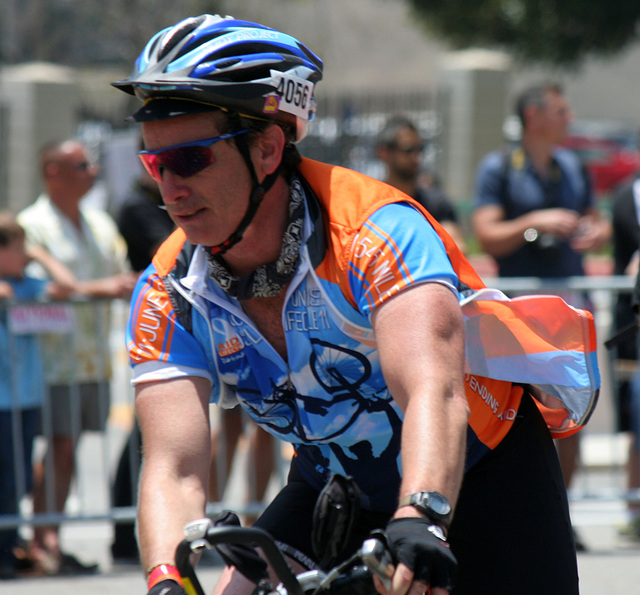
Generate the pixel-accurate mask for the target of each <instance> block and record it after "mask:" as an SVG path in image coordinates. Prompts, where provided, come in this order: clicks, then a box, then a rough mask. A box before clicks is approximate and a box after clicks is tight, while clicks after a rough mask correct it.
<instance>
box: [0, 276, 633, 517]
mask: <svg viewBox="0 0 640 595" xmlns="http://www.w3.org/2000/svg"><path fill="white" fill-rule="evenodd" d="M485 282H486V284H487V285H488V286H490V287H495V288H497V289H500V290H502V291H504V292H505V293H508V294H511V295H513V294H522V293H526V294H531V293H558V292H566V291H578V292H587V293H589V295H590V296H591V301H592V303H593V304H594V314H595V318H596V325H597V329H598V334H599V335H598V336H599V344H600V345H601V346H602V350H601V351H600V352H599V360H600V368H601V372H602V380H603V388H602V391H601V396H600V402H599V404H598V407H597V408H596V413H594V417H593V418H592V422H590V425H589V426H587V428H586V430H585V431H584V434H585V442H589V440H594V441H597V440H600V441H601V444H604V443H606V442H607V440H609V442H610V444H609V445H608V446H606V448H612V449H614V450H616V454H615V456H610V457H608V458H607V457H606V456H604V457H602V458H603V460H605V463H603V464H594V465H591V464H589V461H587V462H586V464H585V461H583V475H584V476H588V475H589V473H590V472H591V467H593V468H594V469H595V470H596V471H598V472H601V471H602V469H603V468H607V466H608V467H611V466H612V465H613V466H614V467H616V469H618V471H619V470H620V466H621V465H623V464H624V462H625V460H624V454H620V452H619V450H620V449H619V445H618V443H617V442H616V441H617V440H618V438H619V437H618V433H617V431H616V428H615V423H614V422H613V418H614V415H612V412H611V410H612V407H613V394H614V393H615V387H616V383H617V382H618V375H619V373H620V369H619V367H617V366H616V362H615V360H614V359H611V358H610V355H609V353H608V352H607V350H606V349H605V348H604V346H603V343H604V340H605V339H606V338H608V337H609V336H610V335H611V334H612V333H613V331H614V330H615V329H613V322H612V312H613V307H614V304H615V301H616V299H617V296H618V295H619V294H621V293H629V292H630V291H631V290H632V289H633V285H634V282H633V280H632V279H630V278H627V277H617V276H602V277H600V276H588V277H574V278H570V279H566V280H564V281H563V282H555V281H550V280H544V279H537V278H518V279H499V278H495V279H494V278H491V279H485ZM80 304H82V305H83V306H84V307H87V305H89V307H91V308H93V309H94V315H92V320H93V321H94V322H95V333H96V336H98V337H100V338H102V339H103V340H102V341H100V342H99V344H100V345H101V349H104V350H105V351H106V352H107V355H108V359H109V361H110V363H111V375H110V384H109V385H110V392H111V403H110V409H109V419H108V423H107V427H106V429H105V431H104V432H86V433H83V435H82V437H81V439H80V443H79V446H78V451H77V452H78V456H77V459H76V474H75V481H74V484H73V487H72V492H71V495H70V497H69V499H68V501H67V505H66V507H65V510H64V512H62V513H56V512H53V507H52V506H50V507H49V508H50V510H51V512H47V513H44V514H34V513H33V510H32V507H31V501H30V497H29V495H28V494H26V495H25V496H24V497H23V498H22V501H21V507H20V513H19V514H18V515H4V516H0V528H2V527H15V526H21V525H23V526H38V525H46V524H58V523H67V522H77V521H82V522H87V521H112V522H114V523H119V522H124V521H131V520H133V519H134V518H135V504H134V503H132V504H131V505H129V506H116V505H114V501H113V495H112V487H113V482H114V477H115V473H116V467H117V465H118V462H119V459H120V456H121V453H122V451H123V447H124V445H125V443H126V441H127V439H128V437H129V434H130V432H131V429H132V427H133V422H134V419H133V418H134V415H133V390H132V388H131V386H130V371H129V368H128V363H127V356H126V350H125V339H124V329H125V324H126V320H127V316H128V309H129V305H128V303H127V302H125V301H122V300H115V301H113V302H111V303H110V304H109V305H110V309H111V312H110V320H109V322H108V323H106V324H105V322H104V319H103V318H102V317H101V316H100V315H99V309H100V308H104V306H105V305H107V304H105V301H104V300H96V301H83V302H77V301H74V302H48V303H37V304H34V303H30V304H22V303H11V302H8V303H0V324H7V325H8V327H9V330H10V332H9V349H10V350H11V349H12V347H11V341H12V337H13V336H14V335H15V334H16V333H20V332H26V331H32V332H36V333H37V336H38V337H39V338H42V337H43V336H44V335H45V334H47V333H51V332H55V333H58V334H61V335H63V336H64V337H65V341H66V348H65V349H66V351H67V352H68V353H73V349H74V330H73V311H74V309H75V308H78V307H79V306H80ZM10 352H11V351H10ZM18 355H19V354H18ZM63 355H66V354H63V353H61V357H62V356H63ZM14 387H15V384H14ZM15 399H16V396H14V402H15V403H17V401H16V400H15ZM214 409H215V408H214ZM600 410H602V411H600ZM16 412H17V409H15V410H14V414H15V413H16ZM72 417H74V418H75V417H77V415H75V413H74V414H72ZM42 418H43V432H42V435H41V436H39V437H38V438H37V440H36V446H35V451H34V452H35V455H34V458H38V456H39V454H41V452H42V450H43V445H44V444H45V443H46V440H47V436H50V434H48V433H47V429H46V427H47V423H48V420H47V401H46V399H45V402H44V405H43V410H42ZM72 421H74V420H72ZM76 422H77V419H76V420H75V421H74V424H72V425H73V427H75V428H76V432H77V428H78V427H79V426H78V424H77V423H76ZM14 427H17V424H15V425H14ZM605 439H606V440H605ZM17 443H18V441H17V440H16V445H17ZM277 456H278V457H279V461H280V463H281V464H280V467H279V469H278V473H277V474H276V475H277V477H275V478H272V482H275V483H276V484H277V485H276V486H275V488H276V489H277V488H278V487H279V486H280V485H282V484H283V482H284V478H285V475H286V467H287V464H288V457H289V451H287V450H281V449H279V448H278V449H277ZM16 459H17V460H16V480H17V484H18V486H19V488H20V490H21V493H24V492H25V469H24V466H23V465H21V463H20V461H21V458H20V456H19V453H17V456H16ZM241 460H242V459H241ZM130 463H131V469H132V473H131V475H132V477H131V481H132V485H133V486H136V485H137V476H138V469H139V457H138V454H137V452H136V451H135V449H134V450H133V451H132V452H131V458H130ZM240 464H241V463H238V465H240ZM46 472H47V473H48V474H49V475H51V473H52V468H51V467H49V468H48V469H47V470H46ZM234 473H235V477H236V479H235V487H233V485H232V486H231V487H230V488H228V492H227V493H226V494H225V500H224V501H222V502H211V503H210V504H209V508H208V511H209V512H211V513H215V512H217V511H219V510H221V509H222V508H229V507H230V508H233V509H234V510H237V511H239V512H241V513H248V514H253V513H257V512H259V511H260V510H261V508H262V503H261V502H256V501H255V500H253V499H252V498H251V497H250V496H249V498H248V501H247V499H246V496H245V495H246V493H247V484H248V482H247V478H246V476H245V474H244V471H243V470H242V469H240V470H239V471H238V470H234ZM607 485H608V486H609V487H608V488H607V489H606V490H603V489H600V487H599V486H600V483H598V482H597V481H596V482H595V484H594V482H591V481H590V480H589V478H588V477H587V479H586V480H584V479H583V481H582V482H581V484H580V485H579V486H578V487H577V488H576V489H575V490H574V491H573V495H572V498H573V499H589V498H596V499H607V498H611V499H619V500H632V499H637V497H638V494H637V493H633V492H629V491H628V490H626V488H625V487H624V485H623V482H622V480H620V479H619V478H618V477H616V479H615V480H614V481H613V482H612V481H609V482H608V484H607ZM47 490H48V491H47V501H48V503H52V502H53V485H51V483H49V485H48V488H47Z"/></svg>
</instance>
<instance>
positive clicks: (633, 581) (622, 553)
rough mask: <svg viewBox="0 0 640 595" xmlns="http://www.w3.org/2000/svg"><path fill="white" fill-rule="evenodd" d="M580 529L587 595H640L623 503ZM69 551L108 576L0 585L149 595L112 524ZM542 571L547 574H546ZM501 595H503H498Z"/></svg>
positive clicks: (90, 529) (583, 513)
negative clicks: (114, 557) (112, 550)
mask: <svg viewBox="0 0 640 595" xmlns="http://www.w3.org/2000/svg"><path fill="white" fill-rule="evenodd" d="M572 508H573V519H574V524H575V525H576V527H577V528H578V531H579V532H580V535H581V537H582V539H583V540H584V541H585V542H586V543H587V545H588V547H589V552H588V553H584V554H580V555H579V557H578V561H579V566H580V576H581V580H580V583H581V594H582V595H629V594H634V593H639V592H640V587H639V585H640V544H636V545H630V544H628V543H624V542H623V541H622V540H621V539H620V538H619V537H617V534H616V530H615V525H616V523H619V522H621V520H622V518H623V517H622V507H621V504H620V503H617V502H609V503H607V502H597V503H588V502H587V503H585V502H580V503H576V504H575V505H574V506H573V507H572ZM63 531H64V532H63V541H64V543H65V545H66V547H67V548H68V549H69V550H71V551H74V552H76V553H78V554H79V555H80V557H81V558H82V559H84V560H86V561H89V560H98V561H100V563H101V568H102V573H101V574H99V575H97V576H92V577H70V578H69V577H67V578H65V577H48V578H29V579H26V578H22V579H19V580H16V581H10V582H3V583H0V593H7V594H11V595H68V594H74V595H130V594H131V595H137V594H140V595H144V593H146V589H145V585H144V581H143V579H142V575H141V573H140V570H139V569H138V568H134V567H112V565H111V562H110V560H109V555H108V544H109V543H110V540H111V528H110V526H109V525H108V524H100V523H94V524H92V525H83V526H81V525H75V526H66V527H65V528H64V530H63ZM220 570H221V568H220V567H216V566H214V565H212V564H209V565H207V566H205V567H204V568H202V569H201V570H200V572H199V576H200V578H201V581H202V583H203V585H204V586H205V587H206V588H207V591H208V592H211V590H212V588H213V585H214V584H215V581H216V578H217V577H218V576H219V573H220ZM541 571H543V570H542V569H541ZM497 595H499V593H498V594H497Z"/></svg>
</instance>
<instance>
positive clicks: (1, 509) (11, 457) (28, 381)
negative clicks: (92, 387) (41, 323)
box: [0, 212, 74, 579]
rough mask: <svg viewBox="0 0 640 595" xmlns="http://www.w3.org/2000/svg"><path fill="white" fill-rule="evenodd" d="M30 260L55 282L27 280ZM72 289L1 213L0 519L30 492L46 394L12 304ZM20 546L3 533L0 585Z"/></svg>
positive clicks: (30, 340)
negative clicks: (13, 325) (15, 324)
mask: <svg viewBox="0 0 640 595" xmlns="http://www.w3.org/2000/svg"><path fill="white" fill-rule="evenodd" d="M29 260H36V261H37V262H39V263H40V264H41V265H42V266H43V267H44V269H45V270H46V271H47V273H49V275H50V277H51V279H52V282H47V281H43V280H41V279H36V278H33V277H29V276H28V275H26V274H25V267H26V265H27V263H28V262H29ZM73 283H74V279H73V276H72V275H71V274H70V273H69V271H68V270H67V269H66V268H65V267H63V266H62V265H60V263H58V262H57V261H55V259H53V258H51V256H50V255H49V254H48V253H47V252H46V251H45V250H42V249H41V248H37V247H32V248H31V249H30V250H27V249H26V247H25V234H24V230H23V229H22V227H20V225H19V224H18V223H17V221H16V220H15V218H14V217H13V216H12V215H10V214H9V213H7V212H0V515H17V514H18V513H19V502H20V498H21V497H22V496H23V495H24V494H25V493H28V492H29V491H30V490H31V480H32V467H31V456H32V452H33V442H34V439H35V437H36V435H37V432H38V427H39V423H40V409H41V407H42V401H43V397H44V391H45V387H44V382H43V378H42V371H43V370H42V358H41V353H40V344H39V341H38V338H37V337H36V336H35V335H34V334H32V333H29V332H26V331H21V332H15V333H14V334H13V336H11V335H10V333H12V331H11V330H10V324H9V309H8V303H7V302H8V301H9V300H11V301H12V302H13V301H20V300H35V299H39V298H41V297H43V296H48V297H57V298H64V297H66V296H67V295H68V294H69V293H70V292H71V290H72V289H73ZM14 416H15V418H17V419H15V418H14ZM19 477H22V478H23V481H22V482H21V481H18V478H19ZM17 545H18V530H17V529H16V528H12V529H1V530H0V579H11V578H15V577H16V576H17V571H18V567H19V560H18V558H16V555H15V553H14V549H15V548H16V547H17Z"/></svg>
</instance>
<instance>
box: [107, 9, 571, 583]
mask: <svg viewBox="0 0 640 595" xmlns="http://www.w3.org/2000/svg"><path fill="white" fill-rule="evenodd" d="M322 68H323V65H322V62H321V61H320V59H319V58H318V57H316V56H315V55H314V54H313V53H312V52H311V51H310V50H309V49H307V48H306V47H305V46H303V45H302V44H301V43H300V42H299V41H297V40H296V39H294V38H293V37H290V36H288V35H286V34H284V33H281V32H278V31H275V30H273V29H270V28H267V27H264V26H262V25H259V24H256V23H249V22H245V21H238V20H234V19H233V18H231V17H227V18H220V17H218V16H212V15H202V16H199V17H194V18H189V19H186V20H184V21H182V22H180V23H178V24H177V25H175V26H174V27H169V28H167V29H164V30H162V31H160V32H159V33H158V34H156V35H155V36H154V37H153V38H152V39H151V41H150V42H149V43H148V45H147V46H146V48H145V49H144V51H143V52H142V54H141V55H140V57H139V58H138V60H137V62H136V64H135V67H134V69H133V72H132V73H131V75H130V76H129V77H128V78H127V79H126V80H123V81H117V82H115V83H113V84H114V85H115V86H116V87H118V88H120V89H122V90H124V91H126V92H129V93H131V94H135V95H136V96H137V97H138V98H139V99H140V100H142V102H143V104H142V107H141V108H140V109H139V110H138V111H137V112H136V113H135V114H133V116H131V119H132V120H133V121H137V122H141V123H142V131H143V137H144V142H145V147H146V149H145V150H144V151H142V152H141V159H142V161H143V163H144V164H145V166H146V168H147V169H148V171H149V172H150V173H151V175H152V176H153V177H154V178H155V179H156V180H157V181H158V183H159V184H160V188H161V191H162V197H163V200H164V204H165V206H166V208H167V210H168V212H169V214H170V215H171V217H172V218H173V220H174V221H175V223H176V224H177V226H178V228H179V229H178V230H177V231H176V232H175V233H174V234H173V235H172V236H171V237H170V238H169V239H168V240H167V241H166V242H165V244H164V245H163V246H162V247H161V248H160V249H159V251H158V253H157V254H156V256H155V257H154V261H153V263H152V265H151V266H150V267H149V268H148V269H147V270H146V272H145V273H144V274H143V275H142V277H141V280H140V281H139V283H138V286H137V288H136V291H135V295H134V297H133V301H132V313H131V318H130V322H129V326H128V337H127V341H128V348H129V354H130V359H131V362H132V366H133V375H134V378H133V382H134V385H135V389H136V410H137V415H138V419H139V422H140V426H141V430H142V433H143V443H144V461H145V462H144V467H143V472H142V479H141V487H140V499H139V519H138V522H139V541H140V547H141V552H142V560H143V564H144V568H145V569H146V571H147V574H148V576H149V593H150V594H152V595H158V594H160V593H162V594H164V595H177V594H180V593H183V592H184V591H183V590H182V587H181V586H180V582H181V581H180V577H179V576H178V573H177V571H176V569H175V567H174V553H175V548H176V545H177V543H178V542H179V541H180V540H181V538H182V528H183V526H184V525H185V524H186V523H187V522H189V521H192V520H194V519H198V518H201V517H202V516H203V515H204V508H205V504H206V499H207V494H206V485H207V472H208V467H209V465H208V463H209V451H210V448H211V445H210V438H209V437H210V433H209V426H208V424H209V417H208V406H209V403H210V402H214V403H217V404H219V405H220V406H222V407H225V406H232V405H233V404H234V403H236V402H239V403H240V405H241V406H242V407H243V408H244V409H245V410H246V411H247V412H248V414H249V415H250V416H251V417H252V418H253V419H254V420H255V421H256V422H257V423H258V424H260V425H262V426H263V427H264V428H265V429H267V430H268V431H269V432H270V433H272V434H273V435H275V436H277V437H278V438H281V439H283V440H287V441H289V442H291V443H293V445H294V447H295V457H294V458H293V461H292V464H291V470H290V474H289V479H288V483H287V485H286V486H285V487H284V488H283V489H282V491H281V492H280V493H279V494H278V495H277V496H276V497H275V499H274V501H273V502H272V503H271V504H270V505H269V506H268V507H267V509H266V511H265V512H264V513H263V514H262V515H261V517H260V518H259V519H258V521H257V522H256V524H255V526H258V527H261V528H263V529H265V530H267V531H268V532H270V533H271V534H272V535H274V536H275V538H276V539H277V540H278V542H279V544H280V545H281V547H282V548H283V549H284V551H285V552H286V553H287V555H288V556H289V558H290V559H291V561H292V565H293V566H294V567H295V568H296V569H301V568H305V567H310V566H313V565H314V564H315V561H314V558H315V556H316V555H315V554H314V551H313V547H312V540H311V527H312V516H313V510H314V505H315V502H316V498H317V496H318V493H319V492H320V490H321V489H322V488H323V486H324V485H325V484H326V483H327V481H328V479H329V478H330V476H331V475H332V474H333V473H339V474H341V475H350V476H352V477H353V478H354V479H355V481H356V482H357V484H358V485H359V487H360V490H361V506H362V510H361V513H360V515H359V517H358V521H357V527H356V531H355V533H354V534H353V535H352V537H351V541H350V544H349V547H347V548H346V549H347V550H350V551H346V552H345V556H346V555H348V554H350V553H351V551H355V549H356V548H357V546H358V545H359V543H361V541H362V539H364V538H365V537H366V536H367V535H368V533H369V531H371V530H372V529H375V528H385V529H386V534H387V537H388V543H389V546H390V549H391V551H392V554H393V556H394V559H395V561H396V562H397V566H396V571H395V573H394V575H393V578H392V586H391V591H390V592H392V593H394V594H404V593H424V592H426V591H427V590H428V589H429V588H431V593H432V594H434V595H442V594H444V593H448V592H450V591H451V589H452V588H453V587H452V585H453V581H454V574H455V585H456V586H455V590H454V592H455V593H471V592H473V593H482V592H491V593H494V592H499V593H503V594H508V593H516V592H517V593H523V592H524V593H528V592H530V593H534V592H535V593H539V592H542V593H562V594H563V595H567V594H570V593H577V592H578V589H577V565H576V558H575V552H574V545H573V540H572V534H571V524H570V522H569V513H568V505H567V500H566V494H565V491H564V489H563V484H562V476H561V474H560V470H559V466H558V462H557V458H556V454H555V450H554V448H553V444H552V440H551V437H550V434H549V431H548V430H547V427H546V426H545V424H544V421H543V418H542V417H541V415H540V413H539V410H538V408H536V406H535V405H534V402H533V400H532V398H531V395H530V392H529V390H528V389H527V388H526V387H522V386H519V385H515V384H512V383H511V382H507V381H504V380H500V379H491V378H480V377H479V376H475V375H471V374H466V375H465V370H464V365H465V364H464V361H465V344H464V327H463V316H462V311H461V308H460V301H461V300H462V299H463V297H464V296H468V295H469V294H470V293H473V290H472V289H471V288H476V289H480V288H482V287H483V285H482V282H481V281H480V279H479V278H478V276H477V275H476V274H475V272H474V271H473V269H472V268H471V267H470V266H469V264H468V263H467V261H466V260H465V259H464V257H463V256H462V255H461V253H460V252H459V250H458V249H457V248H456V246H455V243H454V242H453V241H452V240H451V238H450V237H449V236H448V235H447V234H446V232H444V231H443V230H442V228H441V227H440V226H439V225H438V224H437V223H436V222H435V221H434V220H433V218H432V217H431V216H430V215H429V214H428V213H427V212H426V210H424V209H423V208H422V207H421V206H420V205H418V203H416V202H414V201H413V200H412V199H410V198H409V197H407V196H406V195H404V194H402V193H401V192H400V191H399V190H397V189H394V188H392V187H390V186H388V185H386V184H384V183H382V182H378V181H375V180H372V179H370V178H367V177H365V176H362V175H360V174H357V173H355V172H352V171H350V170H346V169H343V168H339V167H333V166H329V165H325V164H320V163H317V162H313V161H310V160H307V159H303V158H301V157H300V155H299V153H298V151H297V149H296V146H295V143H296V142H297V141H299V140H301V139H302V138H303V137H304V135H305V132H306V129H307V125H308V123H309V121H310V120H311V119H312V117H313V115H314V111H315V98H314V88H315V85H316V83H317V82H318V81H319V80H320V79H321V77H322ZM545 314H546V315H550V314H552V313H549V312H546V313H545ZM555 322H558V321H557V320H555V321H554V323H555ZM501 347H502V346H501ZM565 361H566V360H565ZM562 365H563V366H564V364H562ZM549 367H553V366H552V365H551V364H549V365H547V366H538V368H544V370H542V371H545V370H546V369H547V368H549ZM454 509H455V516H453V514H452V512H453V510H454ZM456 560H457V562H456ZM456 565H457V571H456ZM376 586H377V588H378V589H379V590H380V591H381V592H383V593H384V592H385V588H384V587H383V586H382V584H381V583H379V582H378V583H376ZM222 591H224V592H225V593H249V592H251V585H250V584H249V583H248V582H247V581H246V579H244V578H243V576H242V575H240V574H239V573H238V572H237V571H236V570H234V569H232V568H228V569H226V570H225V572H224V574H223V577H222V579H221V581H220V583H219V585H218V587H217V590H216V592H222Z"/></svg>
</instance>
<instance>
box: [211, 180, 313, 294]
mask: <svg viewBox="0 0 640 595" xmlns="http://www.w3.org/2000/svg"><path fill="white" fill-rule="evenodd" d="M303 227H304V200H303V198H302V185H301V184H300V180H299V179H298V178H297V177H296V176H294V177H293V178H292V180H291V183H290V184H289V223H288V224H287V229H286V231H285V233H284V237H283V238H282V249H281V250H280V256H279V257H278V260H276V261H275V262H269V263H267V264H263V265H260V266H259V267H258V268H257V269H256V270H255V271H253V272H251V273H249V274H248V275H245V276H244V277H236V276H235V275H233V274H232V273H231V272H230V271H229V269H228V268H227V264H226V263H225V262H224V259H223V258H222V257H221V256H219V255H212V254H209V253H207V260H208V263H209V276H210V277H211V278H212V279H213V280H214V281H215V282H216V283H217V284H218V285H219V286H220V288H221V289H222V290H223V291H224V292H225V293H226V294H227V295H229V296H231V297H234V298H236V299H238V300H250V299H251V298H254V297H273V296H275V295H278V294H279V293H280V292H281V291H282V289H283V288H284V286H285V285H286V284H287V283H289V281H291V279H292V278H293V275H294V273H295V272H296V267H297V266H298V260H299V258H300V246H301V244H302V230H303Z"/></svg>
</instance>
